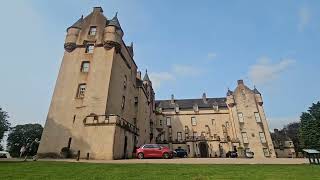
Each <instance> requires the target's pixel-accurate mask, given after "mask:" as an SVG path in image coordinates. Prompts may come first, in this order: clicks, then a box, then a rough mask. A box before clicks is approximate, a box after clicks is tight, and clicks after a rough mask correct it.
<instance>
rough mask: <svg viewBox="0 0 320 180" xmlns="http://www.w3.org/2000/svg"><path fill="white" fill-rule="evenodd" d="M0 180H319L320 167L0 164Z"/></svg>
mask: <svg viewBox="0 0 320 180" xmlns="http://www.w3.org/2000/svg"><path fill="white" fill-rule="evenodd" d="M0 179H1V180H2V179H42V180H44V179H111V180H116V179H139V180H140V179H183V180H186V179H197V180H198V179H246V180H247V179H281V180H284V179H291V180H293V179H320V166H316V165H189V164H93V163H71V162H44V161H41V162H0Z"/></svg>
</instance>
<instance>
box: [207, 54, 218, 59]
mask: <svg viewBox="0 0 320 180" xmlns="http://www.w3.org/2000/svg"><path fill="white" fill-rule="evenodd" d="M216 57H217V54H216V53H214V52H209V53H208V59H215V58H216Z"/></svg>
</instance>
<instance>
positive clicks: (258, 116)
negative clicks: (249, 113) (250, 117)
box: [254, 112, 261, 122]
mask: <svg viewBox="0 0 320 180" xmlns="http://www.w3.org/2000/svg"><path fill="white" fill-rule="evenodd" d="M254 117H255V118H256V121H257V122H261V118H260V114H259V113H258V112H255V113H254Z"/></svg>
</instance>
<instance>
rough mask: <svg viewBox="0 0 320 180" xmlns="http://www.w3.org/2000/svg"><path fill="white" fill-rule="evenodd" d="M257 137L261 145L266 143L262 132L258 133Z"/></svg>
mask: <svg viewBox="0 0 320 180" xmlns="http://www.w3.org/2000/svg"><path fill="white" fill-rule="evenodd" d="M259 136H260V141H261V143H266V142H267V140H266V137H265V135H264V133H263V132H259Z"/></svg>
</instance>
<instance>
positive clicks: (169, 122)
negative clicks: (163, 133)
mask: <svg viewBox="0 0 320 180" xmlns="http://www.w3.org/2000/svg"><path fill="white" fill-rule="evenodd" d="M166 121H167V122H166V123H167V126H171V117H166Z"/></svg>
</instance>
